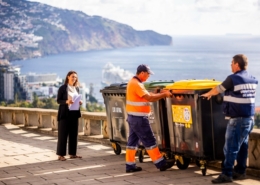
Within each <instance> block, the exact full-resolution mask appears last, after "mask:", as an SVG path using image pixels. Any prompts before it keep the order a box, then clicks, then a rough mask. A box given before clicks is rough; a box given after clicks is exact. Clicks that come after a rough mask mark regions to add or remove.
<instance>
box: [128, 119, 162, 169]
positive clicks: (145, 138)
mask: <svg viewBox="0 0 260 185" xmlns="http://www.w3.org/2000/svg"><path fill="white" fill-rule="evenodd" d="M127 121H128V124H129V137H128V142H127V149H126V164H127V165H132V164H135V153H136V150H134V148H136V147H137V146H138V143H139V141H141V142H142V144H143V145H144V147H145V148H146V151H147V153H148V154H149V156H150V157H151V159H152V161H153V162H154V164H155V165H156V167H157V168H160V167H161V164H164V161H165V160H164V158H163V157H162V155H161V153H160V151H159V148H158V147H157V145H156V139H155V137H154V134H153V131H152V129H151V126H150V123H149V120H148V117H147V116H144V117H142V116H133V115H128V118H127Z"/></svg>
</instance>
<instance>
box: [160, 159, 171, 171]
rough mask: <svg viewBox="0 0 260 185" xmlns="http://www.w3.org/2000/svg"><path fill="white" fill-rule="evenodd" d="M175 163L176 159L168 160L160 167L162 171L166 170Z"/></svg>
mask: <svg viewBox="0 0 260 185" xmlns="http://www.w3.org/2000/svg"><path fill="white" fill-rule="evenodd" d="M173 165H174V161H166V162H165V164H164V165H163V166H162V167H160V171H165V170H167V169H168V168H171V167H172V166H173Z"/></svg>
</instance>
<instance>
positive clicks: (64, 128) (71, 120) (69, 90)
mask: <svg viewBox="0 0 260 185" xmlns="http://www.w3.org/2000/svg"><path fill="white" fill-rule="evenodd" d="M78 93H79V88H78V75H77V73H76V72H75V71H69V72H68V74H67V76H66V80H65V83H64V85H62V86H61V87H60V88H59V90H58V97H57V102H58V104H59V111H58V144H57V153H56V154H57V155H58V156H59V157H58V160H60V161H65V160H66V158H65V157H64V156H65V155H66V148H67V139H68V137H69V141H68V144H69V146H68V148H69V150H68V153H69V155H70V158H82V157H81V156H78V155H77V154H76V153H77V142H78V119H79V117H81V113H80V110H69V105H70V104H73V97H74V96H77V95H78ZM81 104H82V102H81V101H80V105H81Z"/></svg>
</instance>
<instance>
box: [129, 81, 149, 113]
mask: <svg viewBox="0 0 260 185" xmlns="http://www.w3.org/2000/svg"><path fill="white" fill-rule="evenodd" d="M146 94H149V92H148V91H147V90H146V89H145V87H144V85H143V84H142V83H141V82H140V81H139V80H138V79H137V78H136V77H133V78H132V79H131V80H130V81H129V82H128V84H127V88H126V112H127V113H128V114H131V115H134V116H148V115H149V113H150V111H151V110H150V103H149V102H148V101H147V100H146V99H144V98H143V96H144V95H146Z"/></svg>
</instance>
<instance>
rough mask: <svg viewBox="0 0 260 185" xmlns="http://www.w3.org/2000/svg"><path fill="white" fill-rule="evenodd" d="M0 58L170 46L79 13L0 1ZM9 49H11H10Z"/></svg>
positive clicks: (19, 0) (155, 36)
mask: <svg viewBox="0 0 260 185" xmlns="http://www.w3.org/2000/svg"><path fill="white" fill-rule="evenodd" d="M0 29H1V30H0V58H1V52H2V58H6V59H8V60H10V61H12V60H19V59H25V58H31V57H40V56H45V55H50V54H57V53H63V52H78V51H88V50H101V49H113V48H123V47H136V46H146V45H170V44H171V42H172V38H171V37H170V36H168V35H162V34H159V33H156V32H154V31H151V30H146V31H137V30H134V29H133V28H132V27H130V26H128V25H125V24H121V23H118V22H115V21H112V20H109V19H106V18H103V17H100V16H89V15H87V14H85V13H83V12H80V11H72V10H66V9H59V8H55V7H51V6H48V5H44V4H41V3H36V2H29V1H25V0H2V2H1V13H0ZM10 48H11V49H10Z"/></svg>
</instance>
